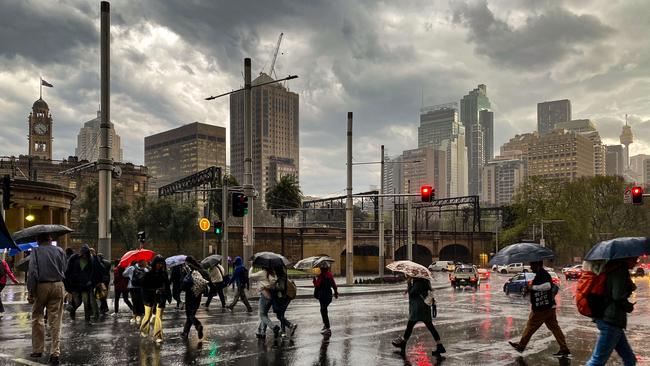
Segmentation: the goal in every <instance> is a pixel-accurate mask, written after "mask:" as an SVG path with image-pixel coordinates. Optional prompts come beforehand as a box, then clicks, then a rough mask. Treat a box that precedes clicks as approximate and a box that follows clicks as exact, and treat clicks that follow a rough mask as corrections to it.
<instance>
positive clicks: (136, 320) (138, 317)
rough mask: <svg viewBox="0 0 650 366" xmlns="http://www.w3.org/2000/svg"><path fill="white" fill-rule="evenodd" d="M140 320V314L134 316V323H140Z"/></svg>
mask: <svg viewBox="0 0 650 366" xmlns="http://www.w3.org/2000/svg"><path fill="white" fill-rule="evenodd" d="M141 321H142V317H141V316H140V315H138V316H136V317H135V322H136V323H138V324H140V322H141Z"/></svg>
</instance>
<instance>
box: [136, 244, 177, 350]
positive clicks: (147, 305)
mask: <svg viewBox="0 0 650 366" xmlns="http://www.w3.org/2000/svg"><path fill="white" fill-rule="evenodd" d="M142 282H143V283H142V290H143V300H144V317H143V318H142V323H141V324H140V335H141V336H142V337H148V336H149V329H150V327H151V316H152V315H153V314H155V317H154V319H153V338H154V340H155V341H156V343H158V344H160V343H162V341H163V330H162V326H163V325H162V315H163V311H164V309H165V305H166V303H167V302H169V303H171V301H172V292H171V289H170V281H169V277H168V275H167V269H166V268H165V259H164V258H163V257H162V256H160V255H158V256H156V257H155V258H154V259H153V260H152V261H151V270H150V271H149V272H147V274H146V275H145V276H144V279H143V281H142Z"/></svg>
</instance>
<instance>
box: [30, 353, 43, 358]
mask: <svg viewBox="0 0 650 366" xmlns="http://www.w3.org/2000/svg"><path fill="white" fill-rule="evenodd" d="M29 357H31V358H41V357H43V353H42V352H32V353H30V354H29Z"/></svg>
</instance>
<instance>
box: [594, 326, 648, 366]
mask: <svg viewBox="0 0 650 366" xmlns="http://www.w3.org/2000/svg"><path fill="white" fill-rule="evenodd" d="M596 326H597V327H598V330H599V331H600V334H599V335H598V340H597V341H596V348H594V353H593V354H592V355H591V359H590V360H589V361H588V362H587V364H586V366H604V365H605V364H606V363H607V360H609V356H611V355H612V352H613V351H614V350H616V353H618V355H619V356H621V358H622V359H623V364H624V365H625V366H634V365H636V356H635V355H634V351H632V347H630V344H629V343H628V342H627V337H626V336H625V330H623V329H622V328H619V327H617V326H615V325H612V324H609V323H607V322H605V321H604V320H602V319H596Z"/></svg>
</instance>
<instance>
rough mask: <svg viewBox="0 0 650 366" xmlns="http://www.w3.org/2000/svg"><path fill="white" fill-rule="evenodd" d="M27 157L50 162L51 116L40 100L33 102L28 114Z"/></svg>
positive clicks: (43, 102)
mask: <svg viewBox="0 0 650 366" xmlns="http://www.w3.org/2000/svg"><path fill="white" fill-rule="evenodd" d="M29 156H34V157H39V158H41V159H45V160H52V115H51V114H50V107H49V106H48V105H47V103H45V101H44V100H43V99H42V98H39V99H38V100H37V101H35V102H34V105H33V106H32V113H30V114H29Z"/></svg>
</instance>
